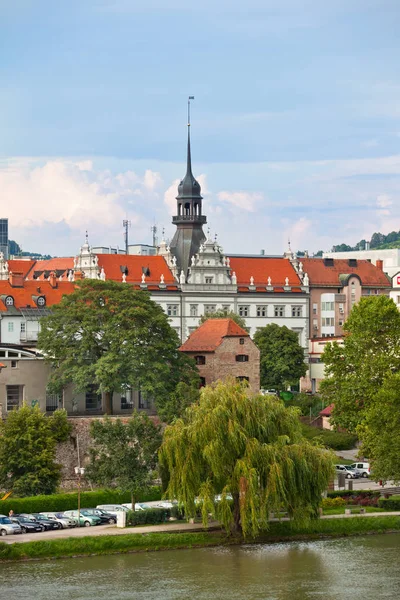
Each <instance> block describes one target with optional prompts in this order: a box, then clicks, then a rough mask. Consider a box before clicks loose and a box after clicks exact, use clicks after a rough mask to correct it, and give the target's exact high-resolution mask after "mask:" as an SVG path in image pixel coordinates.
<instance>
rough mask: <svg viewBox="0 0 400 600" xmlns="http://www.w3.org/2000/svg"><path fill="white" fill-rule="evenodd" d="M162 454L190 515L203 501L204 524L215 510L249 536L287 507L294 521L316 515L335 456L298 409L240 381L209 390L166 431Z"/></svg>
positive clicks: (173, 493) (229, 526)
mask: <svg viewBox="0 0 400 600" xmlns="http://www.w3.org/2000/svg"><path fill="white" fill-rule="evenodd" d="M159 458H160V463H161V467H162V468H163V469H164V470H165V471H166V472H168V473H169V483H168V488H167V492H166V493H167V494H168V496H169V497H171V498H176V499H177V500H178V501H179V502H180V503H182V504H183V506H184V507H185V512H186V514H187V515H188V516H194V514H195V509H196V506H198V502H200V504H201V507H202V508H201V510H202V517H203V524H204V526H207V523H208V516H209V514H211V515H213V516H214V517H215V518H217V519H218V520H219V521H220V523H222V525H223V526H224V527H225V529H226V530H227V531H232V532H234V533H243V535H244V536H245V537H249V536H255V535H256V534H257V533H258V532H259V531H260V529H265V528H266V526H267V523H268V515H269V513H270V512H271V511H276V510H279V509H281V508H284V509H286V510H287V511H288V513H289V515H290V517H292V518H293V519H308V518H310V517H312V516H316V515H317V514H318V507H319V504H320V501H321V493H322V492H323V491H324V490H325V489H326V487H327V484H328V481H329V478H330V476H331V475H332V472H333V461H334V458H333V456H332V455H331V454H330V453H329V452H328V451H327V450H325V449H323V448H319V447H316V446H314V445H312V444H310V443H309V442H308V441H306V440H305V439H304V438H303V437H302V435H301V430H300V422H299V418H298V412H297V409H296V408H285V406H284V404H283V402H281V401H280V400H278V399H276V398H274V397H273V396H249V393H248V389H246V386H245V385H244V384H242V383H237V382H236V381H228V382H218V383H217V384H215V385H213V386H209V387H205V388H203V390H202V392H201V397H200V401H199V402H198V403H196V404H193V405H192V406H190V407H189V408H188V409H187V410H186V413H185V415H184V417H183V418H182V419H179V420H177V421H175V423H174V424H173V425H170V426H168V427H167V428H166V429H165V432H164V441H163V444H162V446H161V448H160V452H159ZM216 494H221V496H220V499H219V501H218V502H216V501H215V496H216Z"/></svg>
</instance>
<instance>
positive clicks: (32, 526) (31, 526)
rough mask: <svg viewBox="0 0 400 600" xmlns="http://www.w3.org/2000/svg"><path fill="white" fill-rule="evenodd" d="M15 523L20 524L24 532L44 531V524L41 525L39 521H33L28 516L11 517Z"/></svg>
mask: <svg viewBox="0 0 400 600" xmlns="http://www.w3.org/2000/svg"><path fill="white" fill-rule="evenodd" d="M10 518H11V521H12V522H13V523H17V524H18V525H20V527H21V529H22V533H35V532H37V533H39V532H40V531H43V525H40V523H38V522H37V521H31V520H30V519H28V517H22V516H19V517H10Z"/></svg>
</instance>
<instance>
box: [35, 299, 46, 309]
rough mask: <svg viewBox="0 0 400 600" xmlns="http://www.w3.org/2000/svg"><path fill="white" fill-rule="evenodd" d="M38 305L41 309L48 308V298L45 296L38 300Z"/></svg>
mask: <svg viewBox="0 0 400 600" xmlns="http://www.w3.org/2000/svg"><path fill="white" fill-rule="evenodd" d="M37 305H38V306H41V307H43V306H46V298H45V297H44V296H39V298H38V299H37Z"/></svg>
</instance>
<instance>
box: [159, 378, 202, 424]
mask: <svg viewBox="0 0 400 600" xmlns="http://www.w3.org/2000/svg"><path fill="white" fill-rule="evenodd" d="M199 398H200V388H199V385H198V379H197V377H196V380H195V382H193V383H190V384H188V383H184V382H183V381H182V382H180V383H178V385H177V386H176V388H175V391H174V392H172V394H170V395H169V397H168V399H167V400H166V401H165V402H164V403H163V405H162V406H161V407H160V408H159V411H158V416H159V417H160V419H162V420H163V421H164V422H165V423H172V422H173V421H174V420H175V419H177V418H179V417H181V416H182V415H183V413H184V411H185V410H186V408H187V407H188V406H190V405H191V404H193V403H194V402H198V400H199Z"/></svg>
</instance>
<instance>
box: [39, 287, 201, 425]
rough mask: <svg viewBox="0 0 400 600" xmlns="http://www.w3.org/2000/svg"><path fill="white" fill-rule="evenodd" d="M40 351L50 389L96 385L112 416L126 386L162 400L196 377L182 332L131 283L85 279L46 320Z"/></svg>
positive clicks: (42, 324) (160, 401)
mask: <svg viewBox="0 0 400 600" xmlns="http://www.w3.org/2000/svg"><path fill="white" fill-rule="evenodd" d="M41 326H42V327H41V332H40V334H39V337H38V346H39V348H40V349H41V351H42V352H43V353H44V355H45V356H46V357H47V360H48V361H49V362H50V364H51V366H52V374H51V378H50V381H49V388H50V389H51V390H53V391H59V390H60V389H62V388H63V387H64V386H66V385H67V384H69V383H73V384H74V385H75V387H76V389H77V390H78V391H80V392H83V391H85V390H87V389H88V387H89V386H90V385H96V387H97V389H98V391H99V392H104V394H105V405H106V413H107V414H112V399H113V394H114V392H122V391H124V390H125V389H126V386H130V387H132V388H134V389H140V390H141V391H142V392H143V393H145V394H147V395H148V396H150V397H154V398H155V399H156V404H157V406H158V407H161V408H162V405H163V402H166V401H167V400H168V398H169V394H171V393H173V392H174V390H175V388H176V385H177V384H178V382H180V381H183V382H186V383H188V384H190V383H191V382H193V381H194V380H195V378H196V374H197V370H196V366H195V364H194V361H193V360H192V359H190V358H188V357H187V356H185V355H184V354H182V353H180V352H179V351H178V346H179V345H180V342H179V339H178V336H177V334H176V332H175V331H174V330H173V329H172V327H170V325H169V323H168V319H167V317H166V315H165V313H164V312H163V310H162V308H161V307H160V306H159V305H158V304H156V303H155V302H153V301H152V300H151V298H150V295H149V293H148V292H145V291H142V290H140V291H135V290H134V289H133V288H132V287H131V286H130V285H127V284H126V283H116V282H114V281H106V282H105V281H97V280H92V279H91V280H84V281H81V282H79V284H78V286H77V289H76V291H75V292H74V293H73V294H70V295H68V296H64V297H63V299H62V301H61V302H60V303H59V304H58V305H56V306H53V307H52V314H51V315H50V316H48V317H46V318H44V319H42V321H41Z"/></svg>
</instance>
